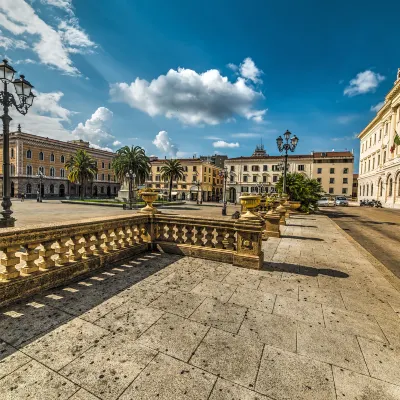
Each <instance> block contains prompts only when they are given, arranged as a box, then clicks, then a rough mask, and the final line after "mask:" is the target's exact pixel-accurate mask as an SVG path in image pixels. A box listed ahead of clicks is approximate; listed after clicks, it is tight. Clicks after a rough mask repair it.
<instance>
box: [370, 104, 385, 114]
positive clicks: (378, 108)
mask: <svg viewBox="0 0 400 400" xmlns="http://www.w3.org/2000/svg"><path fill="white" fill-rule="evenodd" d="M384 104H385V102H384V101H381V102H379V103H378V104H376V105H374V106H371V108H370V110H371V111H375V112H378V111H379V110H380V109H381V108H382V107H383V105H384Z"/></svg>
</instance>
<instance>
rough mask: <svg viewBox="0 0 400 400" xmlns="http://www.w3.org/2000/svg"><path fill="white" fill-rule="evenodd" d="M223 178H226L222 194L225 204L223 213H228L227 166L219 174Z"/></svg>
mask: <svg viewBox="0 0 400 400" xmlns="http://www.w3.org/2000/svg"><path fill="white" fill-rule="evenodd" d="M218 175H219V176H220V177H221V178H222V179H223V180H224V191H223V194H222V201H223V206H222V215H226V180H227V179H228V175H229V172H228V168H227V167H225V168H224V169H223V171H219V174H218Z"/></svg>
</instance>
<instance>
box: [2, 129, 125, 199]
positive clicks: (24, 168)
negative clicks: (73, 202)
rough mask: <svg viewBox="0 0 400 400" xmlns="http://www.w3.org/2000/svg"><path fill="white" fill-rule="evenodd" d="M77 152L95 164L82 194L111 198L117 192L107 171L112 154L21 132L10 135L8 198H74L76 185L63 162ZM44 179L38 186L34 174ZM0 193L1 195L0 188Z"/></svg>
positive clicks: (86, 145) (77, 141)
mask: <svg viewBox="0 0 400 400" xmlns="http://www.w3.org/2000/svg"><path fill="white" fill-rule="evenodd" d="M2 147H3V138H2V136H1V137H0V148H1V150H0V174H1V179H3V178H2V174H3V151H2ZM78 149H84V150H86V151H87V152H88V153H89V154H90V155H91V156H92V157H93V158H94V159H95V160H96V162H97V168H98V174H97V176H96V178H95V179H94V180H93V182H90V183H88V184H87V187H86V188H83V189H84V192H85V193H86V195H88V196H94V197H107V196H108V197H114V196H116V193H117V192H118V189H119V183H118V182H117V181H116V178H115V175H114V171H113V170H112V168H111V163H112V159H113V157H114V155H115V154H114V153H111V152H108V151H104V150H97V149H93V148H91V147H89V142H84V141H83V140H74V141H71V142H63V141H61V140H55V139H49V138H45V137H41V136H37V135H32V134H28V133H24V132H21V130H20V129H19V130H18V131H17V132H11V133H10V164H11V165H10V171H11V197H20V196H21V195H22V194H24V195H25V196H26V197H27V198H29V197H36V196H37V193H38V191H39V186H40V190H41V194H42V196H43V197H45V198H51V197H66V196H78V195H79V185H75V184H73V183H71V182H70V181H69V180H68V178H67V177H68V171H67V169H66V168H65V163H66V162H67V161H68V160H69V158H70V157H71V156H72V155H74V154H75V153H76V151H77V150H78ZM39 171H41V172H42V173H43V174H44V175H45V177H44V178H43V180H42V185H40V183H39V177H38V176H37V174H38V172H39ZM0 186H1V190H0V192H2V185H0Z"/></svg>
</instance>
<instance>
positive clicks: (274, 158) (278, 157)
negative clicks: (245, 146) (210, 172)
mask: <svg viewBox="0 0 400 400" xmlns="http://www.w3.org/2000/svg"><path fill="white" fill-rule="evenodd" d="M282 158H283V156H247V157H244V156H241V157H235V158H228V160H227V161H231V160H232V161H237V160H282ZM288 158H291V159H296V158H312V156H311V155H308V154H307V155H306V154H299V155H297V156H294V155H293V156H290V155H289V156H288Z"/></svg>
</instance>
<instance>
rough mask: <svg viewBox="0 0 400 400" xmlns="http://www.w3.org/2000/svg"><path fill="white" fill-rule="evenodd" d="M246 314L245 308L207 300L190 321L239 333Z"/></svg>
mask: <svg viewBox="0 0 400 400" xmlns="http://www.w3.org/2000/svg"><path fill="white" fill-rule="evenodd" d="M245 313H246V308H245V307H241V306H238V305H236V304H231V303H221V302H220V301H218V300H215V299H210V298H207V299H205V300H204V302H203V303H202V304H201V305H200V306H199V308H198V309H197V310H196V311H195V312H194V313H193V314H192V315H191V316H190V319H192V320H193V321H197V322H200V323H203V324H207V325H211V326H213V327H214V328H219V329H222V330H224V331H227V332H231V333H237V332H238V330H239V328H240V325H241V323H242V322H243V319H244V315H245Z"/></svg>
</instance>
